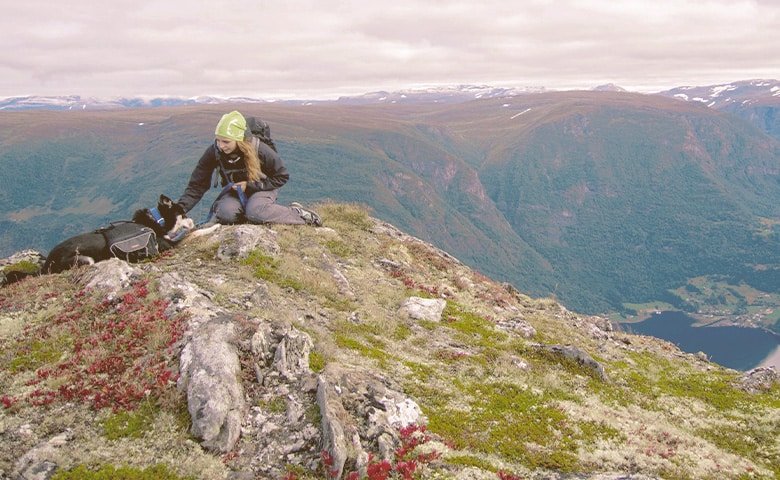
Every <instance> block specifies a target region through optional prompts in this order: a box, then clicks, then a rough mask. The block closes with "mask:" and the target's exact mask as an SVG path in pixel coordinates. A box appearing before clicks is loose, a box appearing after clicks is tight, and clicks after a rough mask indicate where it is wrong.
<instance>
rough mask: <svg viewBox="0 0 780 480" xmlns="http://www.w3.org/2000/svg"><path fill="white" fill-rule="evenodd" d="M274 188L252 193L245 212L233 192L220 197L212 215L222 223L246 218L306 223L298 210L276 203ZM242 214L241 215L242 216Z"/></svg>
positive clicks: (256, 221) (262, 220) (252, 220)
mask: <svg viewBox="0 0 780 480" xmlns="http://www.w3.org/2000/svg"><path fill="white" fill-rule="evenodd" d="M277 195H278V192H277V191H276V190H268V191H260V192H255V193H253V194H252V196H251V197H249V198H248V199H247V202H246V212H245V211H244V209H243V208H241V202H239V201H238V196H237V195H236V194H235V193H234V192H230V193H229V194H228V195H225V196H224V197H222V198H220V199H219V201H218V202H217V204H216V211H215V212H214V215H215V216H216V218H217V221H218V222H219V223H222V224H231V223H240V222H242V221H243V220H244V218H246V221H247V222H249V223H287V224H296V225H299V224H304V223H306V222H305V221H304V220H303V219H302V218H301V216H300V215H298V212H296V211H295V210H293V209H292V207H288V206H286V205H278V204H277V203H276V197H277ZM242 216H243V217H242Z"/></svg>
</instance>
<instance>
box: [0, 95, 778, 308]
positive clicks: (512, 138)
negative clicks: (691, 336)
mask: <svg viewBox="0 0 780 480" xmlns="http://www.w3.org/2000/svg"><path fill="white" fill-rule="evenodd" d="M761 88H765V89H768V90H769V91H770V92H771V91H772V87H771V86H768V85H767V86H762V87H761ZM610 90H611V89H610ZM462 91H463V95H471V96H472V97H473V96H474V95H475V92H474V91H471V92H470V93H466V92H468V89H462ZM709 91H710V92H711V93H712V94H714V93H716V92H713V91H712V89H710V90H709ZM723 91H725V89H724V90H721V92H723ZM494 93H495V95H494V96H493V97H490V98H485V97H484V95H483V97H481V98H479V99H476V100H471V101H458V102H455V101H452V102H441V103H434V102H427V103H422V102H420V103H400V104H399V103H396V104H389V103H387V98H385V99H384V100H382V101H381V103H380V102H379V100H380V99H382V98H383V97H381V96H380V97H377V98H375V99H374V101H375V102H374V103H371V102H369V103H368V104H361V105H355V104H346V103H345V102H341V103H339V102H325V103H313V104H309V105H302V104H300V103H297V104H295V103H279V102H276V103H263V104H261V105H258V104H249V103H232V104H197V105H183V106H175V107H159V108H122V109H111V110H102V111H91V110H90V109H89V108H87V109H86V110H85V111H81V112H79V114H78V115H73V114H72V113H70V112H58V111H40V110H27V111H9V112H6V113H3V114H2V115H0V129H1V130H2V131H3V132H4V135H3V139H2V140H0V168H3V171H4V172H5V173H4V175H3V176H2V177H1V178H0V232H2V234H1V235H0V256H2V255H7V254H10V253H12V252H13V251H16V250H19V249H22V248H38V249H41V250H44V251H45V250H47V249H49V248H51V247H52V246H53V245H54V244H55V243H56V242H57V241H58V240H59V239H61V238H63V237H64V236H66V235H69V234H74V233H78V232H81V231H85V230H88V229H92V228H97V227H99V226H100V225H102V224H105V223H106V222H108V221H112V220H118V219H123V218H127V217H128V216H129V215H130V214H131V213H132V211H133V210H134V209H135V208H139V207H141V206H148V204H149V203H150V202H153V201H155V199H156V197H157V195H159V194H160V193H166V194H168V195H170V196H174V197H176V196H177V195H178V194H179V193H180V192H181V190H182V189H183V188H184V184H185V183H186V181H187V178H188V176H189V174H190V172H191V169H192V168H193V166H194V164H195V162H196V160H197V158H198V157H199V156H200V154H201V153H202V151H203V149H204V148H205V147H206V146H207V145H208V144H209V142H210V137H211V135H212V134H213V125H214V123H215V121H216V119H218V118H219V115H221V114H222V113H224V111H225V109H226V108H239V109H240V110H241V111H242V112H244V113H245V114H247V115H259V116H262V117H263V118H264V119H265V120H267V121H268V122H269V124H270V125H271V131H272V136H273V137H274V139H275V140H276V143H277V145H278V146H279V149H280V152H281V154H282V156H283V158H284V159H285V161H286V163H287V164H288V168H289V169H290V171H291V173H292V180H291V181H290V183H289V184H288V185H287V186H285V188H284V189H283V190H282V195H281V197H280V201H282V202H289V201H292V200H299V201H303V202H308V203H313V202H318V201H323V200H326V199H333V200H337V201H343V202H355V203H360V204H364V205H367V206H369V207H370V208H371V209H372V211H373V212H374V214H375V216H377V217H380V218H383V219H386V220H388V221H390V222H392V223H393V224H394V225H397V226H399V227H400V228H402V229H403V230H405V231H407V232H410V233H412V234H413V235H415V236H417V237H420V238H422V239H424V240H426V241H430V242H432V243H434V244H436V245H437V246H439V247H440V248H442V249H444V250H446V251H448V252H450V253H451V254H453V255H455V256H457V257H458V258H459V259H461V260H462V261H464V262H466V263H467V264H469V265H472V266H475V267H476V268H478V269H480V270H482V271H484V272H485V273H487V274H490V275H491V276H493V277H494V278H499V279H502V280H506V281H509V282H511V283H512V284H514V285H515V286H517V287H518V288H520V289H521V290H522V291H524V292H527V293H530V294H532V295H551V294H552V295H555V296H556V297H557V298H558V299H560V300H561V301H562V303H564V304H565V305H567V306H568V307H570V308H572V309H576V310H577V311H581V312H604V311H614V310H620V309H624V308H630V307H626V304H629V303H641V302H649V301H653V300H658V299H663V300H666V301H667V302H669V303H672V304H674V305H677V306H680V307H685V306H686V299H685V298H686V295H682V294H678V293H671V290H673V289H678V288H681V287H684V286H686V284H688V282H689V281H691V279H693V278H699V277H705V276H709V277H713V278H715V277H717V278H720V279H726V280H728V281H729V282H731V284H733V285H740V284H746V285H750V286H752V287H754V288H756V289H758V290H760V291H761V292H766V293H772V292H780V250H778V249H777V239H778V233H779V232H778V228H780V181H778V179H780V141H778V139H777V138H776V137H773V136H771V135H768V134H767V133H772V131H771V129H768V128H765V127H761V125H760V123H756V122H746V121H744V120H742V119H741V118H737V116H735V115H734V114H732V113H731V112H728V111H727V110H725V108H724V110H716V109H714V108H713V107H710V108H707V106H706V105H705V104H703V102H700V101H694V100H693V98H694V97H693V96H689V98H688V101H687V102H686V101H683V100H684V99H682V98H681V97H676V96H675V95H676V94H675V93H670V94H668V95H645V94H637V93H628V92H620V91H572V92H537V93H527V94H522V95H521V94H516V95H513V96H509V95H508V96H502V95H500V94H499V93H498V92H494ZM770 97H772V95H770ZM407 98H408V97H407ZM695 98H699V97H698V95H697V96H696V97H695ZM701 98H703V97H701ZM762 98H763V97H762ZM762 102H763V103H761V102H756V103H754V104H750V105H751V106H748V104H744V106H743V107H741V108H744V110H741V111H740V112H744V113H745V114H748V113H749V112H750V111H756V110H755V109H756V108H758V106H761V108H765V107H766V108H770V109H771V108H775V107H773V106H772V104H771V102H770V100H769V99H765V100H762ZM729 105H734V103H733V102H732V103H730V104H729ZM737 105H743V104H742V103H737ZM767 111H769V110H767ZM738 116H740V117H741V115H738ZM742 118H746V119H748V118H747V117H742ZM762 118H764V119H766V118H767V117H762ZM748 120H749V119H748ZM765 125H766V124H765ZM20 179H22V180H23V181H20ZM202 204H203V205H199V208H200V207H204V210H203V211H197V210H196V211H195V212H193V214H194V215H195V217H196V218H197V219H199V216H200V215H201V213H202V214H204V215H205V213H206V211H207V209H208V204H209V200H208V199H206V200H204V201H203V202H202ZM326 224H327V219H326ZM693 288H694V287H693V286H690V289H693ZM696 288H697V289H699V290H700V291H702V292H704V293H703V294H702V295H705V294H707V292H706V291H705V290H703V288H702V287H701V285H699V287H696ZM751 295H753V294H752V293H751Z"/></svg>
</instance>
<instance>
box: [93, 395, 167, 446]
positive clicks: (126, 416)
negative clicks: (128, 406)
mask: <svg viewBox="0 0 780 480" xmlns="http://www.w3.org/2000/svg"><path fill="white" fill-rule="evenodd" d="M158 412H159V408H157V407H156V406H155V405H154V403H152V402H151V401H149V400H146V401H144V402H142V403H141V404H140V405H139V406H138V408H137V409H136V410H134V411H120V412H118V413H114V414H112V415H111V416H109V417H108V418H107V419H105V420H104V421H103V422H102V426H103V436H105V437H106V438H107V439H109V440H118V439H120V438H141V437H142V436H143V435H144V433H146V432H149V431H151V430H152V426H153V423H154V419H155V417H156V416H157V413H158Z"/></svg>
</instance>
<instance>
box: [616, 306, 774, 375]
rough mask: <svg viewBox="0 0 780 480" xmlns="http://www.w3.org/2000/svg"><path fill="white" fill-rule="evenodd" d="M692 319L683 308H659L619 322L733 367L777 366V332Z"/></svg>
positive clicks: (736, 368) (737, 368)
mask: <svg viewBox="0 0 780 480" xmlns="http://www.w3.org/2000/svg"><path fill="white" fill-rule="evenodd" d="M694 323H696V320H695V319H694V318H692V317H690V316H688V315H686V314H685V313H683V312H660V313H655V314H654V315H652V316H651V317H650V318H648V319H647V320H644V321H642V322H637V323H624V324H622V326H623V328H625V329H626V330H628V331H631V332H633V333H638V334H642V335H651V336H653V337H657V338H662V339H664V340H668V341H670V342H672V343H674V344H676V345H677V346H678V347H679V348H680V349H681V350H683V351H685V352H689V353H696V352H704V353H706V354H707V357H708V358H709V359H710V360H712V361H713V362H715V363H718V364H720V365H723V366H725V367H729V368H733V369H735V370H750V369H751V368H755V367H757V366H759V365H762V364H767V365H769V364H774V365H775V366H776V367H778V366H780V365H778V359H777V357H778V351H779V350H780V335H777V334H775V333H772V332H770V331H768V330H762V329H759V328H748V327H731V326H729V327H696V326H694ZM770 356H771V357H772V360H771V361H770V360H769V359H770ZM765 361H766V362H765ZM772 362H774V363H772Z"/></svg>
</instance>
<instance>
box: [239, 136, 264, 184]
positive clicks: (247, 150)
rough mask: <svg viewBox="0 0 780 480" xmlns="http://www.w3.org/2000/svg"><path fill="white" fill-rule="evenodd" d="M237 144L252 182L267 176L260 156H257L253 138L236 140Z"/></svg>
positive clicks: (247, 175) (248, 177)
mask: <svg viewBox="0 0 780 480" xmlns="http://www.w3.org/2000/svg"><path fill="white" fill-rule="evenodd" d="M236 146H237V147H238V149H239V150H241V154H242V156H243V157H244V163H245V164H246V177H247V180H249V181H250V182H257V181H259V180H263V179H265V178H266V176H265V174H264V173H263V170H262V167H261V165H260V157H258V156H257V150H256V149H255V146H254V145H253V144H252V142H251V140H250V141H249V142H247V141H246V140H241V141H239V142H236Z"/></svg>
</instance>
